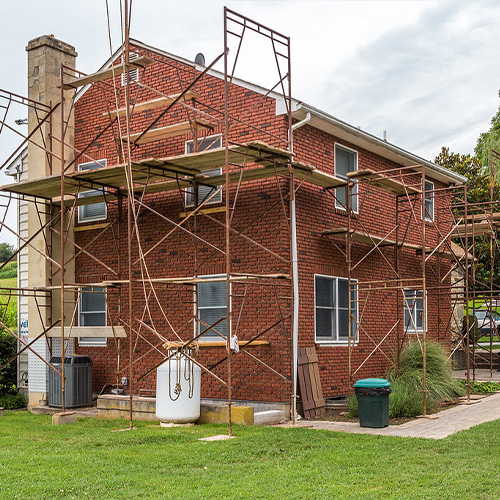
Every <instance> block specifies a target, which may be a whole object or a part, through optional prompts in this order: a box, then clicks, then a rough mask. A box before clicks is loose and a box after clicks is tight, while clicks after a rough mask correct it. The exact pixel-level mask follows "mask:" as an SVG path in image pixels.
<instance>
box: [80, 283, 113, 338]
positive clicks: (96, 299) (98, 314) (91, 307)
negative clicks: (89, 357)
mask: <svg viewBox="0 0 500 500" xmlns="http://www.w3.org/2000/svg"><path fill="white" fill-rule="evenodd" d="M106 324H107V312H106V290H105V289H104V288H102V287H98V286H84V287H82V288H81V289H80V300H79V301H78V325H79V326H106ZM78 344H79V345H83V346H105V345H107V339H106V337H79V338H78Z"/></svg>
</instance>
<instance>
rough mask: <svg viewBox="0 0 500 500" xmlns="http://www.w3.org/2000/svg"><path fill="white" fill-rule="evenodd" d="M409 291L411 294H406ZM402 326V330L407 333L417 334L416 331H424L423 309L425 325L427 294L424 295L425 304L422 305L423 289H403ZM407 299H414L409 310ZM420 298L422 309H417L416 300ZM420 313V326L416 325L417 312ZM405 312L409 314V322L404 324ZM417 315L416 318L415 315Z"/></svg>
mask: <svg viewBox="0 0 500 500" xmlns="http://www.w3.org/2000/svg"><path fill="white" fill-rule="evenodd" d="M408 292H411V294H412V295H413V296H408V295H407V293H408ZM403 296H404V297H403V328H404V332H405V333H408V334H418V333H423V331H424V321H423V320H424V317H423V315H424V310H425V314H426V316H425V324H426V325H427V295H426V296H425V306H424V301H423V299H424V297H423V291H422V290H415V289H414V288H405V289H403ZM409 300H414V301H415V306H414V307H413V310H410V309H409V308H408V305H409V304H407V302H409ZM418 300H422V309H421V310H419V309H418V308H417V301H418ZM419 311H420V313H421V317H422V324H421V326H419V325H418V319H417V318H418V313H419ZM406 313H408V315H409V320H410V321H409V322H408V324H406ZM415 315H417V318H416V317H415Z"/></svg>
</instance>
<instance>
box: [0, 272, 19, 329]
mask: <svg viewBox="0 0 500 500" xmlns="http://www.w3.org/2000/svg"><path fill="white" fill-rule="evenodd" d="M1 288H17V278H2V279H0V289H1ZM7 303H8V308H7V315H6V318H5V320H6V323H7V325H9V326H10V327H11V328H12V329H13V330H14V331H16V330H17V295H10V297H9V294H8V292H6V291H5V290H0V309H1V310H2V311H3V307H2V306H4V305H5V304H7ZM2 314H3V313H2ZM0 319H1V317H0Z"/></svg>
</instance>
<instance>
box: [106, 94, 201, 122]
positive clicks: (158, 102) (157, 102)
mask: <svg viewBox="0 0 500 500" xmlns="http://www.w3.org/2000/svg"><path fill="white" fill-rule="evenodd" d="M180 95H181V94H180V93H178V94H172V95H168V96H164V97H159V98H158V99H151V100H150V101H143V102H137V103H136V104H135V106H134V107H133V108H132V107H131V108H130V109H131V110H132V113H133V114H136V113H142V112H143V111H150V110H153V109H158V108H163V107H164V106H168V105H169V104H170V103H172V102H173V101H175V100H176V99H177V98H178V97H179V96H180ZM198 97H199V94H198V93H196V92H192V91H191V90H188V91H187V92H186V93H185V94H184V97H183V98H181V99H180V101H181V102H184V99H186V100H190V99H196V98H198ZM125 111H126V108H125V107H123V108H118V109H113V110H111V111H110V112H109V113H108V112H107V111H106V112H104V113H103V114H102V116H109V117H111V118H114V117H115V116H118V115H121V116H125Z"/></svg>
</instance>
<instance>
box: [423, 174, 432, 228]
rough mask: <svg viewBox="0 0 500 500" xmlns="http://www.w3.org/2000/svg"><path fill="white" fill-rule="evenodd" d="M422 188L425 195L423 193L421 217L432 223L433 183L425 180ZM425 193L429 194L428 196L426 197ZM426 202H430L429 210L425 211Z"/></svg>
mask: <svg viewBox="0 0 500 500" xmlns="http://www.w3.org/2000/svg"><path fill="white" fill-rule="evenodd" d="M427 184H429V187H430V189H427ZM424 187H425V193H424V206H423V207H422V209H423V214H422V217H423V218H424V220H426V221H428V222H432V221H433V220H434V183H433V182H432V181H428V180H427V179H426V180H425V184H424ZM427 193H429V196H427ZM428 201H429V202H430V205H431V210H427V206H426V205H427V202H428Z"/></svg>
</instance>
